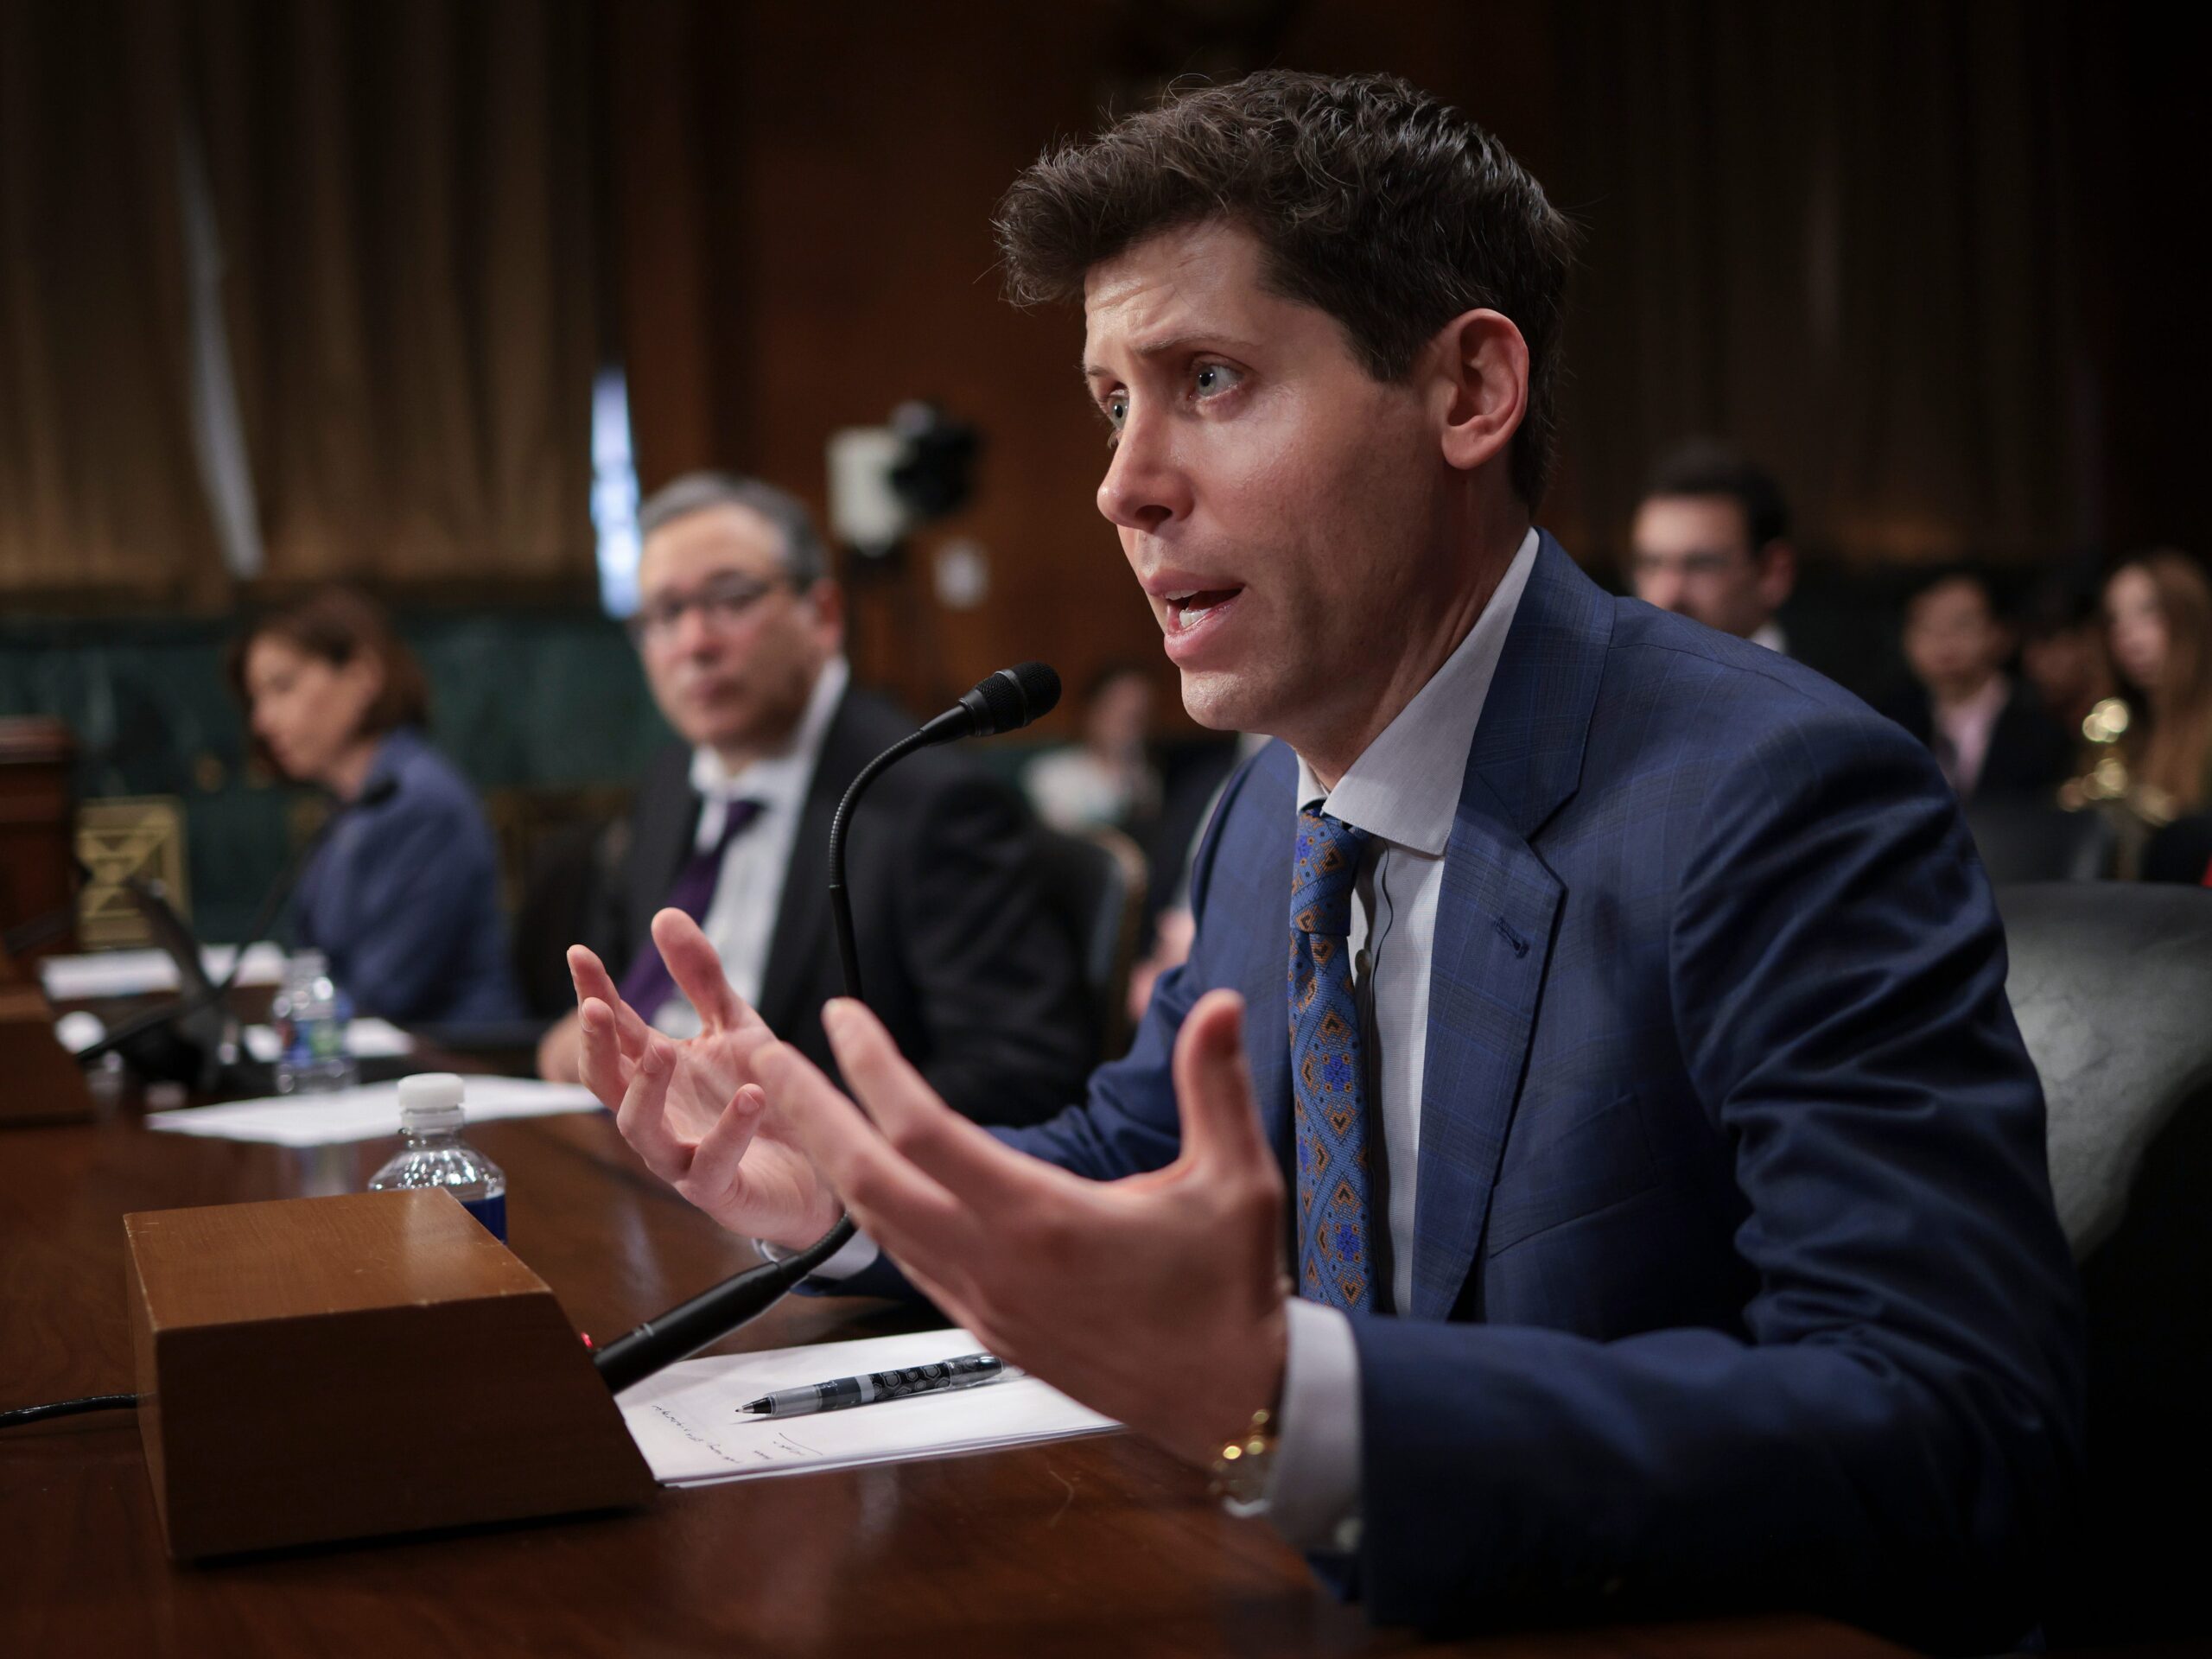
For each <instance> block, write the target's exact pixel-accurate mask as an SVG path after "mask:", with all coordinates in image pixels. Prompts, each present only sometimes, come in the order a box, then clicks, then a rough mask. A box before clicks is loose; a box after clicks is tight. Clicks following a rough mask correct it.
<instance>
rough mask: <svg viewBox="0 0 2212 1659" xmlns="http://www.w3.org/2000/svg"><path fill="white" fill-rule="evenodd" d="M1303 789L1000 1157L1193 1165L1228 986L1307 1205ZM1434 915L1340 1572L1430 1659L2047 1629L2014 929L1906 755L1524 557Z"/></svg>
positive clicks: (1953, 817) (1808, 690)
mask: <svg viewBox="0 0 2212 1659" xmlns="http://www.w3.org/2000/svg"><path fill="white" fill-rule="evenodd" d="M1294 790H1296V766H1294V759H1292V754H1289V752H1287V750H1285V747H1283V746H1272V747H1269V750H1263V752H1261V754H1259V757H1255V761H1252V763H1249V766H1248V767H1245V770H1243V772H1241V774H1239V779H1236V781H1234V783H1232V785H1230V791H1228V794H1225V798H1224V803H1221V807H1219V812H1217V814H1214V823H1212V829H1210V834H1208V842H1205V847H1204V849H1201V854H1199V861H1197V872H1194V882H1192V893H1194V909H1197V916H1199V931H1197V944H1194V949H1192V956H1190V963H1188V964H1185V967H1184V969H1181V971H1179V973H1174V976H1170V978H1166V980H1164V984H1161V987H1159V993H1157V998H1154V1002H1153V1008H1150V1013H1148V1018H1146V1022H1144V1027H1141V1031H1139V1035H1137V1042H1135V1048H1133V1051H1130V1055H1128V1058H1126V1059H1122V1062H1119V1064H1113V1066H1106V1068H1102V1071H1099V1073H1097V1075H1095V1077H1093V1082H1090V1095H1089V1102H1086V1103H1084V1106H1079V1109H1075V1110H1071V1113H1064V1115H1062V1117H1058V1119H1053V1122H1051V1123H1046V1126H1039V1128H1033V1130H1018V1133H1011V1135H1008V1139H1011V1141H1013V1144H1018V1146H1024V1148H1028V1150H1033V1153H1038V1154H1042V1157H1048V1159H1053V1161H1055V1164H1064V1166H1068V1168H1071V1170H1079V1173H1084V1174H1090V1177H1099V1179H1109V1177H1119V1174H1128V1173H1135V1170H1146V1168H1157V1166H1161V1164H1166V1161H1170V1159H1173V1157H1174V1150H1177V1109H1174V1090H1173V1084H1170V1077H1168V1055H1170V1051H1173V1044H1174V1033H1177V1027H1179V1024H1181V1020H1184V1015H1185V1013H1188V1008H1190V1004H1192V1002H1194V1000H1197V998H1199V995H1201V993H1204V991H1208V988H1212V987H1232V988H1236V991H1241V993H1243V995H1245V1000H1248V1004H1249V1015H1248V1020H1245V1044H1248V1048H1249V1058H1252V1077H1255V1086H1256V1090H1259V1110H1261V1115H1263V1119H1265V1126H1268V1133H1269V1137H1272V1139H1274V1146H1276V1148H1279V1154H1281V1159H1283V1168H1285V1170H1287V1168H1289V1115H1292V1106H1289V1053H1287V1044H1285V1038H1283V1031H1285V1020H1283V1015H1281V1004H1283V998H1285V969H1287V951H1289V862H1292V827H1294V818H1296V803H1294V798H1292V797H1294ZM1442 880H1445V887H1442V902H1440V909H1438V923H1435V964H1433V980H1431V993H1429V1048H1427V1064H1425V1073H1422V1103H1421V1113H1422V1119H1421V1159H1418V1192H1415V1239H1414V1305H1411V1307H1407V1310H1400V1314H1395V1316H1374V1319H1365V1320H1356V1323H1354V1330H1356V1340H1358V1356H1360V1429H1363V1516H1365V1526H1363V1541H1360V1555H1358V1560H1356V1561H1351V1564H1347V1566H1344V1571H1340V1573H1338V1577H1344V1580H1347V1581H1350V1584H1351V1586H1354V1588H1356V1591H1358V1592H1360V1595H1365V1599H1367V1601H1370V1608H1371V1612H1374V1617H1378V1619H1383V1621H1405V1624H1421V1626H1429V1628H1453V1626H1471V1624H1486V1621H1497V1619H1517V1617H1529V1615H1531V1612H1535V1615H1544V1612H1566V1615H1575V1612H1584V1615H1591V1612H1599V1611H1604V1612H1608V1615H1611V1612H1624V1611H1626V1608H1630V1606H1637V1608H1697V1606H1703V1608H1712V1606H1730V1608H1747V1606H1796V1608H1808V1611H1821V1612H1832V1615H1838V1617H1845V1619H1853V1621H1858V1624H1865V1626H1872V1628H1878V1630H1887V1632H1891V1635H1897V1637H1903V1639H1907V1642H1916V1643H1927V1646H1995V1643H2006V1642H2011V1639H2015V1637H2018V1635H2022V1632H2024V1630H2026V1628H2031V1626H2033V1621H2035V1611H2037V1604H2035V1592H2037V1573H2039V1571H2042V1568H2044V1564H2049V1561H2050V1557H2053V1548H2055V1544H2057V1537H2059V1529H2062V1522H2063V1516H2066V1509H2069V1497H2070V1489H2073V1486H2075V1482H2077V1478H2079V1465H2082V1332H2079V1289H2077V1283H2075V1274H2073V1265H2070V1259H2069V1249H2066V1241H2063V1236H2062V1234H2059V1225H2057V1219H2055V1212H2053V1204H2050V1181H2049V1170H2046V1161H2044V1102H2042V1089H2039V1084H2037V1079H2035V1071H2033V1068H2031V1064H2029V1058H2026V1051H2024V1048H2022V1044H2019V1033H2018V1028H2015V1024H2013V1013H2011V1007H2008V1004H2006V1000H2004V933H2002V929H1999V925H1998V916H1995V909H1993V907H1991V893H1988V882H1986V878H1984V876H1982V868H1980V862H1978V861H1975V854H1974V845H1971V841H1968V836H1967V832H1964V827H1962V823H1960V817H1958V807H1955V803H1953V798H1951V791H1948V790H1947V787H1944V781H1942V774H1940V772H1938V770H1936V766H1933V761H1931V759H1929V754H1927V752H1924V750H1923V747H1920V746H1918V743H1913V741H1911V739H1909V736H1907V734H1904V732H1903V730H1897V728H1896V726H1893V723H1889V721H1885V719H1880V716H1876V715H1873V712H1872V710H1869V708H1867V706H1863V703H1860V702H1858V699H1853V696H1852V695H1847V692H1842V690H1838V688H1836V686H1832V683H1829V681H1825V679H1821V677H1818V675H1814V672H1809V671H1805V668H1801V666H1798V664H1792V661H1789V659H1785V657H1781V655H1774V652H1770V651H1763V648H1758V646H1752V644H1745V641H1738V639H1730V637H1723V635H1717V632H1710V631H1706V628H1701V626H1697V624H1692V621H1683V620H1681V617H1672V615H1666V613H1659V611H1652V608H1650V606H1643V604H1637V601H1632V600H1615V597H1611V595H1606V593H1604V591H1601V588H1599V586H1597V584H1592V582H1591V580H1588V577H1586V575H1584V573H1581V570H1580V569H1575V564H1573V560H1571V557H1568V556H1566V553H1564V550H1561V549H1560V544H1557V542H1555V540H1551V537H1548V536H1546V537H1544V542H1541V550H1540V553H1537V564H1535V570H1533V573H1531V580H1529V588H1526V593H1524V597H1522V604H1520V611H1517V613H1516V620H1513V628H1510V632H1509V637H1506V646H1504V657H1502V661H1500V666H1497V675H1496V679H1493V683H1491V692H1489V703H1486V706H1484V712H1482V721H1480V726H1478V730H1476V739H1473V747H1471V752H1469V757H1466V774H1465V783H1462V790H1460V810H1458V821H1455V823H1453V832H1451V845H1449V852H1446V862H1445V878H1442ZM1292 1190H1294V1188H1292Z"/></svg>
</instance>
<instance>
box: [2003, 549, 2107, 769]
mask: <svg viewBox="0 0 2212 1659" xmlns="http://www.w3.org/2000/svg"><path fill="white" fill-rule="evenodd" d="M2020 673H2021V675H2022V677H2024V678H2025V679H2026V680H2027V682H2028V683H2029V684H2031V685H2032V686H2033V687H2035V689H2036V695H2037V696H2038V697H2040V698H2042V699H2043V706H2044V708H2046V709H2049V710H2050V715H2051V718H2052V719H2054V720H2056V721H2057V722H2058V724H2059V726H2060V728H2061V729H2063V731H2064V732H2065V734H2066V736H2067V740H2068V741H2069V742H2071V743H2074V744H2076V745H2077V746H2078V745H2080V744H2081V743H2082V741H2083V739H2082V722H2084V721H2087V720H2088V717H2089V710H2091V709H2094V708H2095V707H2096V706H2097V705H2098V704H2099V703H2101V702H2103V701H2104V700H2105V699H2106V698H2107V697H2111V696H2118V695H2119V693H2120V683H2119V682H2118V681H2117V680H2115V679H2114V678H2113V671H2112V657H2111V654H2110V653H2109V652H2107V650H2106V649H2105V614H2104V607H2103V605H2102V604H2101V601H2100V600H2099V598H2098V594H2097V588H2096V585H2095V584H2094V582H2092V583H2089V584H2088V585H2086V586H2085V585H2083V584H2082V583H2080V582H2072V581H2069V580H2068V579H2066V578H2065V577H2063V576H2053V577H2051V578H2050V580H2049V581H2047V582H2042V583H2040V584H2039V585H2038V586H2037V588H2036V590H2035V592H2034V593H2033V594H2030V595H2029V598H2028V602H2027V605H2026V607H2025V608H2024V611H2023V613H2022V614H2021V618H2020ZM2083 769H2086V767H2084V768H2083Z"/></svg>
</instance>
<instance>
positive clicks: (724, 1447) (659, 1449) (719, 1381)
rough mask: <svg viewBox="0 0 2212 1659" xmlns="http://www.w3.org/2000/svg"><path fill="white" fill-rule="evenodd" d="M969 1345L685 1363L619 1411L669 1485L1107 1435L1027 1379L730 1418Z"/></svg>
mask: <svg viewBox="0 0 2212 1659" xmlns="http://www.w3.org/2000/svg"><path fill="white" fill-rule="evenodd" d="M980 1346H981V1344H978V1343H977V1342H976V1339H975V1338H973V1337H971V1336H969V1334H968V1333H967V1332H964V1331H957V1330H953V1331H919V1332H912V1333H911V1334H909V1335H906V1336H898V1337H875V1338H869V1339H868V1340H867V1341H864V1342H832V1343H824V1344H821V1345H819V1346H817V1347H812V1348H778V1349H772V1350H770V1351H767V1352H765V1353H758V1354H727V1355H722V1356H720V1357H716V1358H713V1359H694V1360H687V1361H685V1362H684V1363H683V1364H681V1365H671V1366H670V1367H669V1368H668V1370H664V1371H663V1372H661V1373H659V1374H658V1376H649V1377H647V1378H646V1379H645V1381H644V1382H642V1383H639V1384H638V1385H637V1386H636V1387H634V1388H632V1389H626V1390H625V1392H624V1393H623V1395H622V1396H621V1399H620V1406H621V1408H622V1416H623V1419H624V1421H626V1422H627V1423H628V1424H629V1426H630V1433H631V1436H632V1438H633V1439H634V1440H636V1441H637V1442H638V1447H639V1450H640V1451H642V1452H644V1453H645V1461H646V1462H647V1463H648V1464H649V1465H652V1471H653V1476H654V1478H656V1479H658V1480H659V1481H661V1482H662V1483H663V1484H666V1485H671V1486H692V1485H700V1484H706V1483H709V1482H713V1481H721V1480H744V1479H747V1478H751V1477H754V1476H760V1475H782V1474H795V1473H797V1472H798V1471H801V1470H809V1469H849V1468H854V1467H857V1466H858V1465H862V1464H870V1463H897V1462H901V1461H904V1460H906V1459H913V1458H942V1457H951V1456H956V1455H957V1454H959V1453H961V1452H988V1451H991V1450H993V1449H995V1448H996V1447H999V1446H1019V1445H1021V1444H1023V1443H1025V1442H1027V1441H1031V1440H1062V1439H1065V1438H1066V1437H1068V1436H1070V1435H1075V1434H1095V1433H1100V1432H1101V1431H1103V1430H1105V1429H1109V1428H1112V1427H1115V1426H1116V1425H1115V1423H1114V1421H1113V1420H1112V1419H1110V1418H1107V1417H1102V1416H1100V1415H1099V1414H1097V1413H1096V1412H1095V1411H1092V1410H1090V1408H1087V1407H1084V1406H1079V1405H1077V1403H1076V1402H1074V1401H1072V1400H1071V1399H1069V1398H1068V1397H1067V1395H1064V1394H1062V1393H1060V1392H1059V1391H1058V1389H1053V1388H1051V1387H1049V1386H1047V1385H1046V1384H1045V1383H1039V1381H1038V1380H1037V1379H1036V1378H1035V1377H1033V1376H1025V1377H1019V1378H1016V1379H1015V1380H1014V1381H1012V1382H1007V1383H989V1384H988V1385H986V1386H984V1387H982V1388H976V1389H950V1390H947V1391H945V1392H944V1393H940V1394H924V1395H914V1396H913V1397H912V1398H911V1399H906V1400H887V1401H885V1402H882V1403H880V1404H878V1405H872V1406H856V1407H855V1408H853V1409H851V1410H849V1411H825V1412H819V1413H817V1414H814V1415H811V1416H807V1417H786V1418H783V1419H781V1420H774V1419H770V1418H765V1417H753V1416H749V1415H747V1414H745V1413H743V1412H741V1411H740V1410H739V1409H738V1408H739V1407H741V1406H742V1405H743V1404H744V1403H745V1402H747V1401H748V1400H753V1399H757V1398H759V1397H760V1395H764V1394H767V1393H771V1392H772V1391H773V1390H775V1389H791V1388H798V1387H802V1386H804V1384H806V1383H826V1382H828V1381H829V1380H830V1379H831V1378H832V1377H839V1376H862V1375H864V1374H866V1373H868V1372H869V1371H882V1370H895V1369H898V1368H899V1367H902V1366H907V1365H925V1364H927V1363H930V1362H931V1361H932V1360H939V1359H950V1358H952V1357H955V1356H957V1355H960V1354H972V1353H975V1352H976V1351H977V1350H978V1349H979V1348H980Z"/></svg>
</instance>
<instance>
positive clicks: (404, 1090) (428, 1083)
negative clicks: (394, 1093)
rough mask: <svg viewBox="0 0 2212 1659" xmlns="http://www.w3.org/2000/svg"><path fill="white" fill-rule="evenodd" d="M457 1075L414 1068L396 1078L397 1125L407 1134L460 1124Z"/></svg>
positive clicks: (439, 1131)
mask: <svg viewBox="0 0 2212 1659" xmlns="http://www.w3.org/2000/svg"><path fill="white" fill-rule="evenodd" d="M461 1117H462V1113H461V1079H460V1078H459V1077H456V1076H455V1075H454V1073H452V1072H450V1071H418V1072H416V1074H415V1075H414V1076H413V1077H402V1078H401V1079H400V1080H399V1127H400V1129H401V1131H402V1132H403V1133H404V1134H407V1135H423V1134H432V1135H435V1134H438V1133H441V1132H443V1131H448V1130H452V1129H457V1128H460V1127H461Z"/></svg>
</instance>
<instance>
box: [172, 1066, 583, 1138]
mask: <svg viewBox="0 0 2212 1659" xmlns="http://www.w3.org/2000/svg"><path fill="white" fill-rule="evenodd" d="M461 1082H462V1086H463V1089H464V1090H465V1093H464V1095H463V1096H462V1101H461V1104H462V1108H463V1109H464V1110H466V1111H467V1114H468V1121H469V1122H471V1123H485V1122H491V1121H492V1120H493V1119H494V1118H501V1117H550V1116H555V1115H556V1114H557V1113H561V1112H595V1111H598V1110H599V1109H600V1104H599V1102H598V1101H597V1100H596V1099H595V1098H594V1096H593V1095H592V1092H591V1090H588V1089H585V1088H582V1087H580V1086H579V1085H576V1084H563V1083H539V1082H537V1081H536V1080H534V1079H532V1078H528V1077H464V1078H463V1079H462V1080H461ZM146 1127H147V1128H149V1129H166V1130H168V1132H169V1133H171V1134H173V1135H209V1136H212V1137H213V1138H215V1139H217V1140H220V1141H263V1142H265V1143H267V1144H269V1145H270V1146H277V1147H328V1146H336V1145H339V1144H340V1143H341V1142H344V1141H376V1140H380V1139H382V1138H383V1137H385V1136H386V1135H397V1134H398V1133H399V1085H398V1084H397V1083H377V1084H363V1085H362V1086H361V1087H359V1088H358V1089H335V1090H331V1091H330V1092H329V1093H328V1094H321V1095H278V1096H275V1097H274V1098H272V1099H269V1100H236V1101H231V1102H229V1103H226V1104H224V1105H221V1106H180V1107H178V1108H177V1109H175V1111H168V1112H149V1113H147V1114H146Z"/></svg>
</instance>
